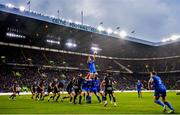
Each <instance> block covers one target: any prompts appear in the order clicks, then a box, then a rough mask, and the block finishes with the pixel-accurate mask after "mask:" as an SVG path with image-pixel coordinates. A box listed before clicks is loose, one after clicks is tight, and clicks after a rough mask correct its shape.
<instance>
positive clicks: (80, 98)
mask: <svg viewBox="0 0 180 115" xmlns="http://www.w3.org/2000/svg"><path fill="white" fill-rule="evenodd" d="M81 100H82V96H79V104H81Z"/></svg>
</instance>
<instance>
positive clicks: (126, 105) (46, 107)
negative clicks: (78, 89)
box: [0, 92, 180, 114]
mask: <svg viewBox="0 0 180 115" xmlns="http://www.w3.org/2000/svg"><path fill="white" fill-rule="evenodd" d="M115 95H116V99H117V107H114V106H113V104H111V103H108V106H107V107H103V104H99V103H98V101H97V99H96V97H94V96H93V100H92V104H86V103H83V104H82V105H79V104H76V105H74V104H71V103H69V100H68V99H67V100H65V101H64V103H62V102H60V101H59V102H52V101H51V102H47V98H46V100H45V101H42V102H41V101H34V100H32V99H31V98H30V97H31V96H30V95H25V96H23V95H22V96H17V98H16V101H12V100H8V96H0V114H10V113H12V114H13V113H18V114H20V113H22V114H45V113H46V114H57V113H58V114H60V113H62V114H72V113H74V114H95V113H96V114H116V113H124V114H125V113H129V114H130V113H138V114H161V113H162V108H161V107H160V106H159V105H156V104H154V102H153V93H143V98H142V99H138V98H137V94H136V93H125V92H124V93H116V94H115ZM108 99H109V97H108ZM167 99H168V101H169V102H170V103H171V104H172V105H173V107H174V108H175V109H176V113H180V95H179V96H177V95H176V94H175V92H169V93H168V97H167Z"/></svg>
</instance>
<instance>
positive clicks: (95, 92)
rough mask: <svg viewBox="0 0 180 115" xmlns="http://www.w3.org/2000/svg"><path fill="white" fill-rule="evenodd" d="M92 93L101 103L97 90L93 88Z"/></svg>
mask: <svg viewBox="0 0 180 115" xmlns="http://www.w3.org/2000/svg"><path fill="white" fill-rule="evenodd" d="M93 93H94V94H95V95H96V97H97V99H98V101H99V103H101V99H100V96H99V93H98V92H97V90H94V91H93Z"/></svg>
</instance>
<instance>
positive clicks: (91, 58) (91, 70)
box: [87, 52, 97, 79]
mask: <svg viewBox="0 0 180 115" xmlns="http://www.w3.org/2000/svg"><path fill="white" fill-rule="evenodd" d="M96 54H97V53H96V52H94V54H93V55H89V56H88V60H87V63H88V67H89V73H90V79H92V78H95V77H96V74H97V71H96V67H95V57H96V56H95V55H96Z"/></svg>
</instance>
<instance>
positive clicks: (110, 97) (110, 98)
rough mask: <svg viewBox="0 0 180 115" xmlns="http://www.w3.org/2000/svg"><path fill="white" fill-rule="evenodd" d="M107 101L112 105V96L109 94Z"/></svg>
mask: <svg viewBox="0 0 180 115" xmlns="http://www.w3.org/2000/svg"><path fill="white" fill-rule="evenodd" d="M109 100H110V102H111V103H112V95H111V94H109Z"/></svg>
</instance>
